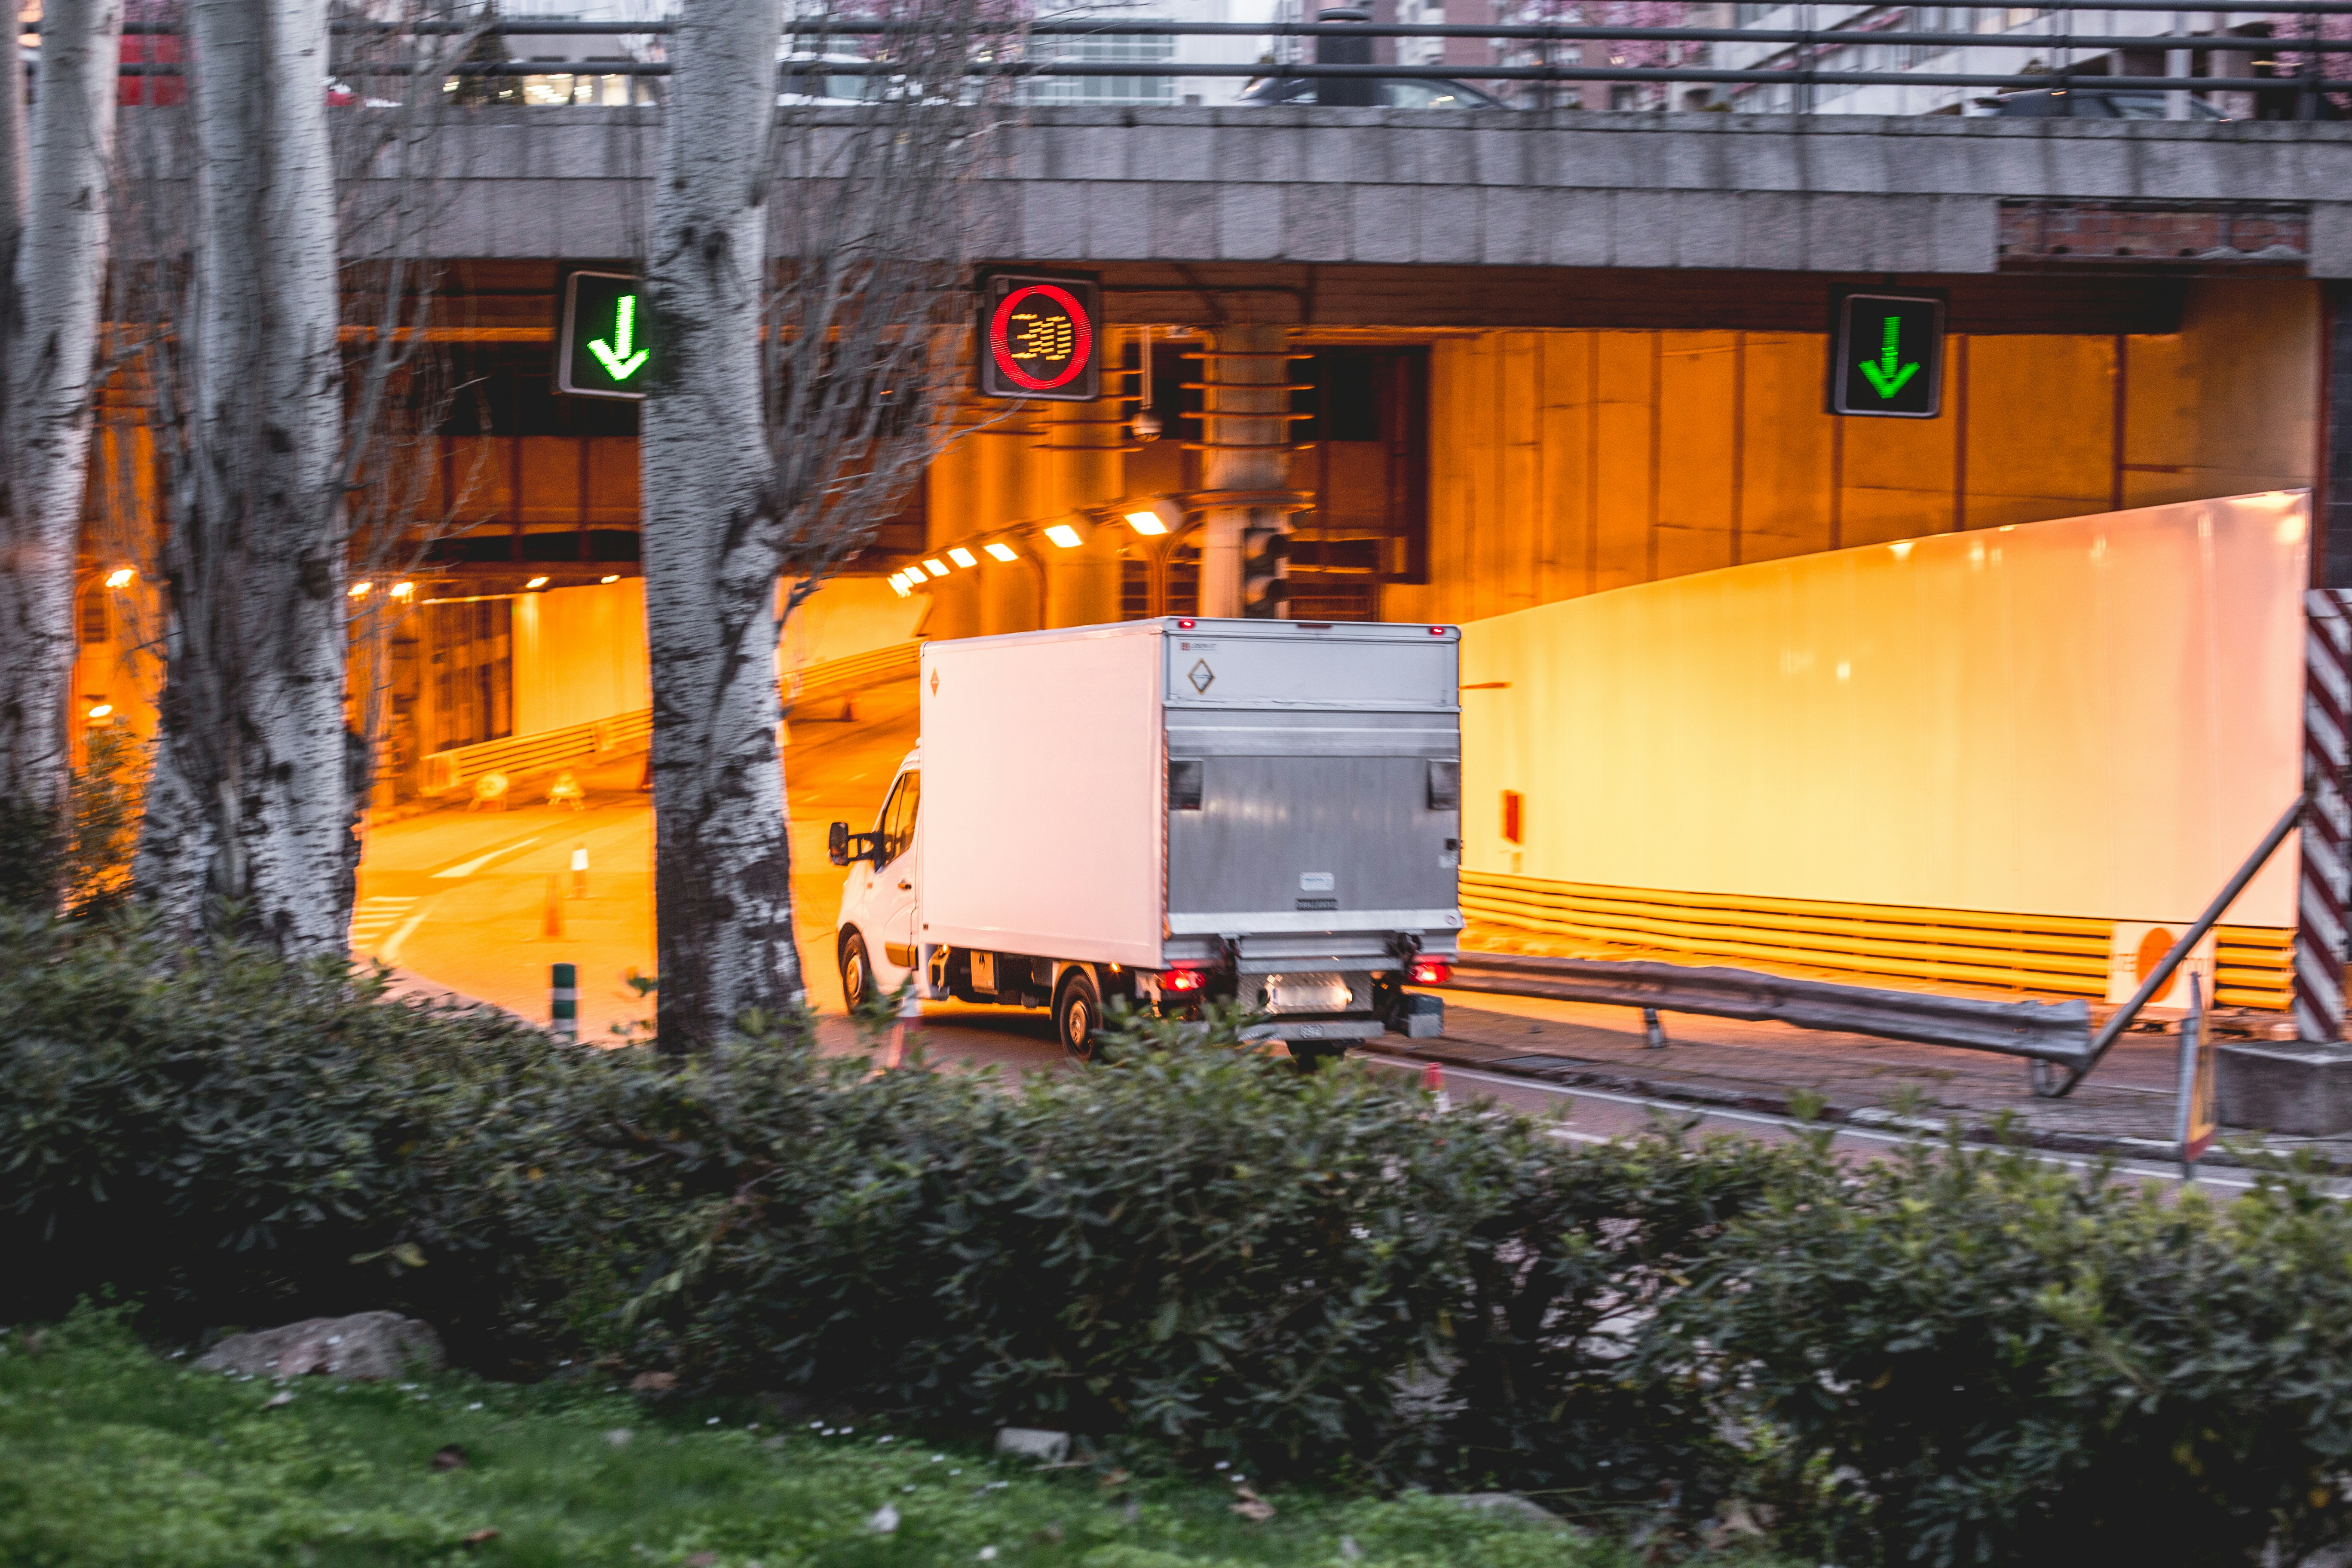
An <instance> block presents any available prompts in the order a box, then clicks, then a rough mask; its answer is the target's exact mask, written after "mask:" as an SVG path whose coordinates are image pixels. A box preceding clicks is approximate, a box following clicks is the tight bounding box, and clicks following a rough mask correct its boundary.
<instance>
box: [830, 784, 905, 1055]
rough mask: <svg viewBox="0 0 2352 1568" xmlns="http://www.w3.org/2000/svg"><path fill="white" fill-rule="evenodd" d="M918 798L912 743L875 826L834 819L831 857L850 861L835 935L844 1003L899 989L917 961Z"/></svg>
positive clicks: (839, 862) (851, 1004) (861, 1001)
mask: <svg viewBox="0 0 2352 1568" xmlns="http://www.w3.org/2000/svg"><path fill="white" fill-rule="evenodd" d="M922 802H923V749H922V748H921V747H920V746H918V747H916V748H915V749H914V750H913V751H911V752H908V753H907V756H906V760H905V761H903V762H901V763H899V764H898V775H897V776H896V777H895V778H893V779H892V780H891V781H890V791H889V793H888V794H887V795H884V796H883V797H882V809H881V810H880V811H878V812H877V813H876V814H875V817H874V831H872V832H871V833H851V832H850V831H849V825H848V824H847V823H843V822H836V823H835V824H834V825H833V828H832V834H831V837H832V843H831V844H830V845H829V846H828V847H829V849H830V852H831V857H832V859H833V863H834V864H835V865H836V866H840V865H847V866H848V868H849V876H848V878H847V879H845V881H844V882H843V884H842V889H841V920H840V923H839V926H838V928H837V930H836V932H835V950H836V951H835V958H836V960H837V961H838V962H839V963H840V965H841V995H842V1002H843V1005H845V1006H848V1007H851V1008H856V1007H857V1006H859V1005H862V1004H864V1003H866V1001H868V1000H870V999H871V998H872V997H873V996H875V995H876V994H886V995H887V994H889V993H891V992H893V991H896V990H898V987H899V986H900V985H902V984H905V983H906V979H907V976H908V974H910V973H914V972H915V970H916V969H917V968H918V967H919V963H918V957H917V949H916V945H915V865H916V859H915V837H916V835H917V834H918V833H919V832H920V831H921V830H922Z"/></svg>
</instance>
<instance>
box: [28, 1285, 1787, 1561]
mask: <svg viewBox="0 0 2352 1568" xmlns="http://www.w3.org/2000/svg"><path fill="white" fill-rule="evenodd" d="M0 1347H5V1348H0V1563H5V1564H8V1565H9V1568H68V1565H71V1568H82V1565H86V1564H87V1565H92V1568H95V1565H98V1564H107V1565H110V1568H111V1565H115V1564H134V1563H135V1564H156V1565H169V1568H211V1565H214V1564H220V1565H223V1568H227V1565H232V1564H233V1565H235V1568H257V1565H262V1564H275V1563H304V1564H319V1565H320V1568H335V1565H341V1564H371V1565H373V1564H388V1563H483V1564H516V1565H519V1564H532V1565H534V1568H539V1565H544V1568H557V1565H559V1564H561V1565H563V1568H585V1565H589V1564H604V1563H611V1564H629V1565H632V1568H639V1565H677V1568H751V1565H752V1564H764V1565H765V1568H782V1565H785V1564H793V1565H799V1564H824V1565H825V1568H851V1565H854V1564H855V1565H869V1564H870V1565H873V1568H882V1565H885V1564H918V1563H919V1564H927V1565H928V1564H945V1563H999V1564H1003V1565H1004V1568H1016V1565H1017V1568H1028V1565H1031V1564H1039V1565H1069V1568H1191V1565H1207V1564H1273V1563H1285V1564H1289V1563H1299V1564H1308V1563H1311V1564H1332V1565H1335V1568H1344V1565H1349V1564H1352V1565H1354V1568H1456V1565H1459V1568H1617V1565H1620V1564H1626V1565H1630V1564H1632V1563H1635V1562H1637V1561H1639V1560H1640V1559H1639V1558H1638V1557H1637V1556H1636V1555H1635V1554H1633V1553H1631V1552H1627V1551H1626V1550H1624V1549H1623V1548H1622V1547H1620V1546H1618V1545H1616V1544H1613V1543H1609V1542H1598V1541H1595V1540H1592V1539H1591V1538H1588V1537H1586V1536H1583V1535H1582V1534H1580V1533H1579V1532H1574V1531H1567V1530H1563V1529H1559V1528H1557V1527H1551V1526H1546V1525H1542V1524H1529V1523H1526V1522H1521V1521H1512V1520H1506V1519H1501V1518H1496V1517H1493V1516H1489V1515H1481V1514H1475V1513H1471V1512H1468V1511H1466V1510H1464V1509H1462V1508H1461V1507H1460V1506H1459V1505H1458V1504H1455V1503H1453V1502H1450V1501H1446V1500H1439V1499H1433V1498H1427V1497H1406V1498H1402V1499H1399V1500H1386V1501H1383V1500H1368V1499H1360V1498H1358V1499H1350V1498H1339V1497H1324V1496H1315V1495H1301V1494H1296V1493H1288V1492H1280V1491H1276V1492H1273V1493H1270V1494H1269V1495H1268V1497H1267V1498H1266V1499H1265V1500H1266V1501H1267V1502H1269V1503H1271V1504H1272V1505H1273V1506H1274V1509H1275V1510H1276V1511H1275V1514H1274V1516H1273V1517H1272V1518H1271V1519H1269V1520H1265V1521H1251V1520H1248V1519H1244V1518H1241V1517H1239V1516H1237V1515H1235V1514H1234V1511H1233V1510H1232V1504H1233V1502H1234V1491H1233V1490H1232V1489H1231V1488H1230V1487H1220V1486H1214V1485H1201V1484H1197V1483H1193V1482H1190V1481H1183V1480H1173V1479H1170V1480H1156V1481H1150V1482H1133V1481H1123V1480H1120V1479H1117V1478H1110V1479H1107V1478H1105V1477H1103V1476H1101V1475H1097V1474H1096V1473H1095V1472H1093V1471H1091V1470H1073V1471H1065V1472H1060V1473H1056V1474H1038V1473H1034V1472H1033V1471H1031V1470H1030V1469H1029V1468H1028V1467H1026V1466H1025V1465H1013V1464H1000V1463H998V1462H997V1461H995V1460H994V1459H992V1458H989V1457H987V1456H985V1455H983V1454H981V1453H979V1452H978V1451H976V1450H974V1449H971V1448H970V1447H954V1446H946V1447H941V1446H934V1445H930V1444H927V1443H924V1442H922V1441H921V1440H919V1438H918V1437H916V1436H912V1435H909V1434H906V1433H898V1432H893V1431H887V1430H877V1429H866V1428H862V1427H861V1428H858V1429H854V1430H840V1431H835V1432H833V1433H832V1434H831V1435H829V1436H828V1435H825V1434H824V1433H823V1432H821V1431H818V1430H814V1429H810V1428H808V1427H805V1426H803V1427H800V1428H798V1429H796V1430H793V1431H789V1432H778V1431H775V1430H773V1429H772V1426H770V1427H768V1428H761V1427H759V1426H753V1425H751V1421H750V1419H749V1416H748V1415H747V1413H746V1411H745V1410H743V1409H742V1408H740V1407H733V1406H729V1407H721V1406H716V1405H714V1406H710V1407H709V1408H705V1409H698V1410H695V1411H692V1412H691V1413H688V1414H670V1415H659V1416H656V1415H652V1414H650V1413H649V1412H648V1411H647V1410H646V1408H645V1406H644V1405H641V1404H640V1403H639V1402H638V1401H637V1400H635V1398H633V1397H632V1396H630V1395H628V1394H622V1393H617V1392H613V1391H609V1390H607V1389H606V1388H605V1387H604V1385H603V1384H601V1383H597V1384H590V1385H584V1386H583V1385H580V1384H572V1385H558V1384H542V1385H540V1386H537V1387H529V1388H523V1387H514V1386H510V1385H507V1384H491V1383H483V1382H480V1381H478V1380H476V1379H472V1378H468V1377H465V1376H462V1375H458V1374H455V1373H452V1374H446V1375H440V1376H435V1377H431V1378H426V1379H422V1380H419V1381H416V1382H413V1383H402V1384H339V1383H333V1382H330V1381H329V1380H327V1379H324V1378H316V1377H314V1378H305V1379H302V1380H299V1382H297V1383H295V1384H290V1385H288V1386H287V1387H285V1388H283V1389H281V1388H280V1387H278V1385H276V1384H271V1383H269V1382H268V1381H266V1380H252V1381H247V1380H242V1379H238V1378H233V1377H226V1376H223V1375H221V1374H219V1373H196V1372H191V1371H188V1370H186V1369H184V1367H181V1366H178V1365H175V1364H173V1363H169V1362H163V1361H158V1360H156V1359H155V1358H154V1357H153V1356H152V1355H151V1354H150V1353H149V1352H146V1351H145V1350H144V1349H142V1348H141V1347H140V1346H139V1345H137V1344H136V1343H135V1342H131V1340H130V1339H129V1338H127V1337H126V1336H125V1335H123V1334H122V1333H121V1332H120V1331H117V1330H113V1329H110V1328H108V1327H106V1326H104V1325H103V1324H102V1323H99V1322H95V1321H91V1320H89V1319H88V1318H84V1319H81V1320H78V1321H76V1322H75V1323H73V1324H71V1325H68V1327H66V1328H64V1329H51V1330H47V1331H42V1332H39V1333H37V1334H36V1333H28V1332H27V1331H22V1330H19V1331H13V1332H10V1331H0ZM453 1444H454V1445H456V1446H457V1447H458V1448H460V1449H462V1450H463V1455H464V1464H463V1465H462V1467H456V1468H438V1469H436V1467H435V1456H436V1453H438V1452H440V1451H442V1450H443V1449H445V1448H446V1447H448V1446H450V1445H453ZM885 1505H887V1507H888V1508H889V1509H891V1510H895V1511H896V1515H897V1520H898V1523H897V1528H896V1529H895V1530H894V1531H889V1532H888V1533H882V1532H879V1531H877V1530H875V1529H874V1528H872V1522H873V1521H874V1519H875V1516H876V1515H877V1512H879V1511H880V1510H883V1509H884V1507H885ZM1685 1561H1687V1559H1685ZM1748 1561H1751V1562H1753V1561H1756V1559H1753V1558H1749V1559H1748Z"/></svg>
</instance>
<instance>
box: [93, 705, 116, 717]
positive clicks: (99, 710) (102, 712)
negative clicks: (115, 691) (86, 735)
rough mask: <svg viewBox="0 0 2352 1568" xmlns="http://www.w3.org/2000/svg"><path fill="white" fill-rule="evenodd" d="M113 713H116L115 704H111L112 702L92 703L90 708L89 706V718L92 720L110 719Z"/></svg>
mask: <svg viewBox="0 0 2352 1568" xmlns="http://www.w3.org/2000/svg"><path fill="white" fill-rule="evenodd" d="M113 712H114V704H113V703H111V702H93V703H91V704H90V706H89V717H90V718H92V719H104V718H108V717H110V715H111V714H112V713H113Z"/></svg>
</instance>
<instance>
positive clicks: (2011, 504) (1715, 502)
mask: <svg viewBox="0 0 2352 1568" xmlns="http://www.w3.org/2000/svg"><path fill="white" fill-rule="evenodd" d="M1827 344H1828V339H1827V336H1826V334H1823V333H1790V332H1733V331H1586V330H1551V331H1497V332H1482V333H1476V334H1470V335H1465V336H1463V337H1459V338H1452V339H1444V340H1441V341H1439V342H1437V343H1436V344H1435V345H1434V347H1433V352H1432V356H1431V374H1430V424H1429V472H1430V519H1429V536H1430V579H1431V580H1430V582H1429V583H1428V584H1391V585H1389V586H1387V587H1386V588H1385V589H1384V590H1383V593H1382V597H1381V614H1382V616H1384V617H1385V618H1388V619H1391V620H1444V621H1473V620H1479V619H1483V618H1485V617H1486V616H1498V615H1507V614H1509V613H1510V612H1512V611H1515V610H1521V609H1526V608H1528V607H1529V606H1531V605H1544V604H1551V603H1554V602H1556V601H1558V600H1561V599H1569V598H1574V597H1577V596H1579V595H1584V594H1592V593H1599V592H1601V591H1603V590H1606V589H1610V588H1619V587H1623V586H1626V585H1628V584H1636V583H1651V582H1657V581H1661V580H1664V579H1666V578H1671V577H1677V576H1683V575H1685V574H1690V573H1694V572H1707V571H1713V570H1716V569H1717V568H1720V567H1725V566H1737V565H1742V564H1747V563H1754V562H1759V561H1771V560H1779V559H1781V558H1784V557H1788V556H1792V555H1801V554H1807V553H1811V552H1816V551H1824V550H1837V549H1842V548H1846V547H1850V546H1853V545H1857V544H1872V543H1883V542H1891V541H1894V540H1898V539H1911V538H1918V537H1923V536H1926V535H1930V534H1937V533H1947V532H1953V531H1959V530H1963V529H1976V528H1992V527H2000V526H2001V525H2004V524H2008V523H2017V522H2036V521H2046V520H2049V519H2053V518H2061V517H2074V516H2081V515H2083V514H2085V513H2090V512H2098V511H2108V510H2117V509H2120V508H2125V507H2137V506H2153V505H2160V504H2164V503H2168V502H2171V501H2179V500H2200V499H2205V498H2210V497H2215V496H2225V495H2240V494H2245V493H2249V492H2252V491H2258V490H2271V489H2296V488H2300V487H2304V486H2307V485H2309V484H2311V483H2312V482H2313V475H2314V468H2315V461H2316V455H2317V442H2318V437H2317V429H2318V406H2317V402H2318V396H2317V395H2318V375H2319V368H2318V356H2319V297H2318V286H2317V285H2316V284H2313V283H2308V282H2303V281H2296V280H2271V281H2261V282H2215V283H2206V282H2200V283H2196V284H2192V285H2191V286H2190V288H2189V298H2188V300H2187V305H2186V309H2185V310H2184V313H2183V318H2182V321H2181V325H2180V330H2179V331H2177V332H2170V333H2163V334H2147V335H2082V336H2040V335H2035V336H1989V335H1971V334H1957V333H1956V334H1953V335H1952V336H1950V337H1948V339H1947V341H1946V353H1945V384H1944V412H1943V414H1942V415H1941V416H1939V417H1937V418H1935V419H1926V420H1906V419H1861V418H1838V417H1834V416H1831V415H1829V414H1827V413H1825V412H1824V411H1823V389H1824V386H1825V383H1826V378H1827V366H1826V363H1825V355H1826V353H1827Z"/></svg>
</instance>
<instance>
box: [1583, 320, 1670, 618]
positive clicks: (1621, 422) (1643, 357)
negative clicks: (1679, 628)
mask: <svg viewBox="0 0 2352 1568" xmlns="http://www.w3.org/2000/svg"><path fill="white" fill-rule="evenodd" d="M1598 336H1599V338H1600V345H1599V347H1600V355H1601V374H1600V380H1599V391H1600V404H1601V406H1600V421H1599V423H1600V432H1599V436H1598V445H1597V447H1596V454H1595V455H1596V459H1597V460H1596V463H1595V468H1596V470H1597V476H1598V479H1599V481H1600V504H1599V506H1598V507H1597V508H1596V511H1595V529H1594V532H1595V535H1596V537H1595V539H1594V549H1593V574H1592V585H1593V587H1594V588H1595V589H1604V588H1618V587H1622V586H1625V585H1626V584H1633V583H1646V582H1648V581H1649V580H1650V578H1651V577H1652V576H1653V575H1654V570H1655V556H1654V552H1653V549H1652V533H1651V524H1652V522H1653V521H1654V520H1655V518H1656V516H1657V494H1656V477H1657V475H1656V468H1655V467H1654V461H1655V458H1656V455H1657V454H1656V453H1655V452H1654V449H1653V447H1652V446H1651V442H1652V438H1653V432H1654V424H1655V418H1656V415H1655V410H1656V407H1657V395H1658V394H1657V386H1658V380H1657V377H1658V358H1659V353H1658V351H1659V343H1658V334H1657V333H1655V332H1601V333H1599V334H1598Z"/></svg>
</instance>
